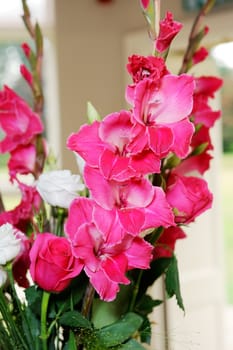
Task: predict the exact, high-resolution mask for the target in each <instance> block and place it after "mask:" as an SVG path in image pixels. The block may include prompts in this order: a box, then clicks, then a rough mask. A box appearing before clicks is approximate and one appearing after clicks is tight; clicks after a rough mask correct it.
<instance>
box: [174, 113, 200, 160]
mask: <svg viewBox="0 0 233 350" xmlns="http://www.w3.org/2000/svg"><path fill="white" fill-rule="evenodd" d="M171 128H172V131H173V135H174V144H173V147H172V148H171V150H172V151H173V152H174V153H175V154H176V155H177V156H178V157H180V158H185V157H186V156H187V155H188V153H189V150H190V143H191V139H192V136H193V133H194V125H193V123H191V122H190V121H189V120H188V118H186V119H184V120H181V121H180V122H178V123H174V124H172V125H171Z"/></svg>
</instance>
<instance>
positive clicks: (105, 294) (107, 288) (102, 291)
mask: <svg viewBox="0 0 233 350" xmlns="http://www.w3.org/2000/svg"><path fill="white" fill-rule="evenodd" d="M84 270H85V272H86V274H87V276H88V277H89V278H90V282H91V284H92V285H93V287H94V288H95V290H96V291H97V293H98V294H99V296H100V299H102V300H104V301H112V300H114V299H115V298H116V295H117V292H118V291H119V285H118V283H116V282H113V281H111V280H110V279H109V278H108V276H107V275H106V274H105V273H104V271H102V270H99V271H96V272H92V271H91V270H89V269H88V268H87V267H85V268H84Z"/></svg>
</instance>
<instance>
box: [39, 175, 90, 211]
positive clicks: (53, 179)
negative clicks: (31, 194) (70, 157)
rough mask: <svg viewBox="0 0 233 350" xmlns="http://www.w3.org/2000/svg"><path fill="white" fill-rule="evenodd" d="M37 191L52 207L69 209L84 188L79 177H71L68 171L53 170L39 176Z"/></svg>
mask: <svg viewBox="0 0 233 350" xmlns="http://www.w3.org/2000/svg"><path fill="white" fill-rule="evenodd" d="M36 188H37V191H38V192H39V194H40V195H41V197H42V198H43V200H44V201H45V202H47V203H48V204H50V205H52V206H58V207H61V208H69V205H70V203H71V202H72V200H73V199H74V198H76V197H77V196H78V192H80V191H83V190H84V188H85V186H84V184H83V183H82V182H81V178H80V175H72V174H71V172H70V171H69V170H54V171H50V172H47V173H43V174H41V175H40V176H39V179H38V181H37V184H36Z"/></svg>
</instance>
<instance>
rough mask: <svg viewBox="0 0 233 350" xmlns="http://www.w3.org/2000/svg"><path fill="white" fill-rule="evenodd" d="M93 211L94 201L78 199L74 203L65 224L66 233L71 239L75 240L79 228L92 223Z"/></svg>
mask: <svg viewBox="0 0 233 350" xmlns="http://www.w3.org/2000/svg"><path fill="white" fill-rule="evenodd" d="M92 210H93V201H92V200H90V199H88V198H82V197H78V198H77V199H75V200H74V201H73V202H72V204H71V206H70V208H69V214H68V219H67V221H66V224H65V232H66V233H67V234H68V236H69V237H70V238H71V239H72V238H74V236H75V234H76V232H77V229H78V228H79V226H81V225H82V224H86V223H87V222H91V219H92Z"/></svg>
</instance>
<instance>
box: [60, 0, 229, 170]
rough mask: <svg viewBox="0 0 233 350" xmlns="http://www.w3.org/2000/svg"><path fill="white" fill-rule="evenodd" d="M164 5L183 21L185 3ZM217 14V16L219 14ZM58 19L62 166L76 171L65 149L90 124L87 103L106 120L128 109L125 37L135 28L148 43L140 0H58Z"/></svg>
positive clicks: (172, 1)
mask: <svg viewBox="0 0 233 350" xmlns="http://www.w3.org/2000/svg"><path fill="white" fill-rule="evenodd" d="M162 5H163V8H162V13H165V11H166V10H167V9H169V10H171V11H172V12H173V13H174V16H175V19H177V20H180V19H183V18H184V17H185V14H184V13H183V12H182V11H181V1H178V0H175V1H174V0H169V1H165V0H163V1H162ZM231 9H232V8H231ZM214 13H215V15H217V16H219V10H218V11H214ZM220 15H221V14H220ZM186 17H187V19H188V20H189V19H192V18H191V17H190V15H188V16H186ZM55 18H56V27H55V37H56V57H57V67H58V71H57V75H58V83H59V88H58V100H59V108H60V119H61V120H60V123H61V125H60V129H61V135H60V137H61V143H62V145H61V149H62V150H64V152H62V163H63V166H64V167H69V168H71V169H76V166H75V162H74V157H73V155H72V153H71V152H70V151H67V150H66V147H65V143H66V139H67V137H68V135H69V134H70V133H71V132H74V131H76V130H77V129H78V128H79V126H80V125H81V124H82V123H84V122H85V121H86V103H87V101H91V102H92V103H93V104H94V106H95V107H96V109H97V110H98V111H99V112H100V114H101V115H102V116H104V115H106V114H108V113H111V112H113V111H118V110H120V109H121V108H124V104H125V102H124V88H125V82H124V73H125V64H126V59H125V56H124V48H123V39H124V38H125V36H126V34H127V33H129V32H132V31H137V30H143V31H145V40H148V36H147V30H146V24H145V20H144V18H143V15H142V13H141V10H140V6H139V0H113V1H112V2H111V3H110V4H108V5H107V4H99V3H98V1H97V0H85V1H83V0H68V1H65V0H55ZM217 20H218V18H217ZM215 23H216V22H215ZM229 28H230V27H229V25H228V31H229Z"/></svg>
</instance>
